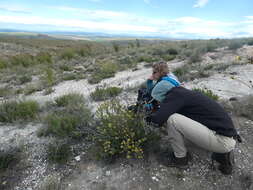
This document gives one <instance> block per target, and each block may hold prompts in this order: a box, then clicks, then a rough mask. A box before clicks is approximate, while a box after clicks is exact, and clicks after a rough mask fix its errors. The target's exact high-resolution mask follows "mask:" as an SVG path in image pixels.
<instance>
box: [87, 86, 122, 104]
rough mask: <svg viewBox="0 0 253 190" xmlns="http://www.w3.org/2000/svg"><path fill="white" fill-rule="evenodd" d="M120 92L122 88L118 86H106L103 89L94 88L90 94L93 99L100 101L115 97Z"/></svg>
mask: <svg viewBox="0 0 253 190" xmlns="http://www.w3.org/2000/svg"><path fill="white" fill-rule="evenodd" d="M121 92H122V88H118V87H108V88H105V89H103V88H99V87H97V88H96V90H95V91H94V92H92V93H91V95H90V96H91V97H92V99H93V100H95V101H102V100H107V99H109V98H112V97H115V96H117V95H118V94H119V93H121Z"/></svg>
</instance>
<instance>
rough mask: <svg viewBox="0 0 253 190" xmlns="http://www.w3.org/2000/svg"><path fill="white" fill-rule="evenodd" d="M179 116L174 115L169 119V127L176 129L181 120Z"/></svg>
mask: <svg viewBox="0 0 253 190" xmlns="http://www.w3.org/2000/svg"><path fill="white" fill-rule="evenodd" d="M179 116H180V115H179V114H177V113H174V114H172V115H171V116H170V117H169V119H168V122H167V123H168V125H169V126H173V127H176V124H177V121H178V118H179Z"/></svg>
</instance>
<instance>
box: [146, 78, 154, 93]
mask: <svg viewBox="0 0 253 190" xmlns="http://www.w3.org/2000/svg"><path fill="white" fill-rule="evenodd" d="M146 84H147V90H148V92H149V93H150V94H151V92H152V89H153V88H154V83H153V80H151V79H148V80H147V83H146Z"/></svg>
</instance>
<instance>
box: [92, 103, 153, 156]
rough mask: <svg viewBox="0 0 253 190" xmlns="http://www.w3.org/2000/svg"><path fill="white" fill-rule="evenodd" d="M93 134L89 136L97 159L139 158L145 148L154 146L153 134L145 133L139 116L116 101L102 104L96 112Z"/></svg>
mask: <svg viewBox="0 0 253 190" xmlns="http://www.w3.org/2000/svg"><path fill="white" fill-rule="evenodd" d="M96 118H97V120H98V124H97V127H96V128H97V131H96V133H95V134H94V135H93V140H94V142H95V144H96V157H97V158H98V159H111V158H114V157H118V156H126V158H132V157H134V158H143V156H144V151H145V147H146V146H145V145H147V144H149V143H154V142H153V140H154V139H155V138H154V136H155V135H153V133H145V128H146V127H147V125H146V123H145V122H144V121H143V116H142V115H140V114H135V113H133V112H130V111H128V110H127V109H126V108H124V107H123V106H122V105H120V104H119V102H118V101H113V102H105V103H104V104H102V105H101V106H100V107H99V108H98V110H97V112H96Z"/></svg>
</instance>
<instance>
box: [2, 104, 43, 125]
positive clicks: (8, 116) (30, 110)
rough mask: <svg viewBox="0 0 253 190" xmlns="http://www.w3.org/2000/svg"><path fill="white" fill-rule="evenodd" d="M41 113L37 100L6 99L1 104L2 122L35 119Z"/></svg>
mask: <svg viewBox="0 0 253 190" xmlns="http://www.w3.org/2000/svg"><path fill="white" fill-rule="evenodd" d="M38 113H39V104H38V103H37V102H36V101H31V100H30V101H6V102H4V103H2V104H0V122H14V121H17V120H26V121H28V120H34V119H35V118H36V116H37V115H38Z"/></svg>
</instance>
